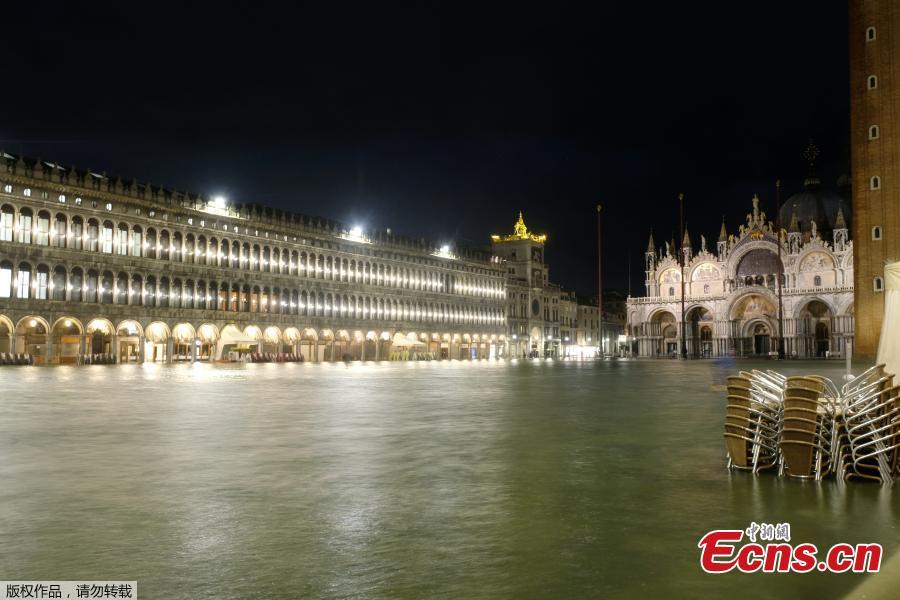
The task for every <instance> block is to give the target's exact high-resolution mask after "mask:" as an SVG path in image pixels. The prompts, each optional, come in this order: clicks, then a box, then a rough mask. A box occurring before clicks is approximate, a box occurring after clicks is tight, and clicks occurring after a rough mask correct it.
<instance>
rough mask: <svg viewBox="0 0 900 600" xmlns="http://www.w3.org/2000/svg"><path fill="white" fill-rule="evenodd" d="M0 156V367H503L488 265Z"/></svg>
mask: <svg viewBox="0 0 900 600" xmlns="http://www.w3.org/2000/svg"><path fill="white" fill-rule="evenodd" d="M0 156H2V158H0V353H3V352H6V353H10V352H11V353H28V354H31V355H32V356H33V357H34V359H35V361H36V362H37V363H74V362H78V361H80V360H81V359H82V358H83V357H84V356H85V355H92V354H105V355H109V356H112V357H114V358H115V360H116V361H117V362H120V361H151V360H152V361H166V362H170V361H173V360H211V359H212V360H215V359H223V358H227V357H233V356H235V352H237V353H238V354H239V355H240V354H241V353H242V352H248V351H256V352H271V353H295V354H300V355H303V356H304V357H305V358H306V359H307V360H339V359H345V360H346V359H356V360H360V359H361V360H372V359H386V358H388V357H389V356H390V355H391V353H394V352H396V351H397V350H398V349H402V350H404V351H405V352H408V353H411V354H412V355H413V356H424V357H429V358H431V357H433V358H453V359H459V358H488V357H503V356H506V355H507V354H508V348H507V336H506V333H507V321H506V314H505V312H506V308H507V292H506V271H505V266H504V265H503V264H502V261H501V260H500V259H499V258H497V257H495V256H491V255H490V254H489V253H486V252H478V251H466V250H462V249H458V250H451V249H450V248H449V247H446V246H444V247H438V246H437V245H434V244H430V243H427V242H424V241H422V240H410V239H406V238H401V237H399V236H395V235H391V234H390V233H388V232H363V231H361V230H359V229H352V228H348V227H345V226H343V225H342V224H340V223H337V222H334V221H328V220H325V219H317V218H311V217H306V216H301V215H296V214H290V213H287V212H284V211H280V210H275V209H271V208H266V207H261V206H257V205H234V206H232V205H228V204H227V203H225V202H224V201H221V200H210V199H205V198H202V197H198V196H192V195H189V194H184V193H177V192H173V191H169V190H166V189H163V188H159V187H156V186H152V185H143V184H138V183H136V182H133V181H132V182H129V181H124V180H121V179H115V178H110V177H106V176H105V175H103V174H100V173H94V172H90V171H78V170H75V169H72V168H65V167H62V166H60V165H57V164H54V163H49V162H44V161H33V160H26V159H23V158H21V157H16V156H12V155H9V154H2V155H0ZM541 331H543V330H541ZM404 356H409V354H404Z"/></svg>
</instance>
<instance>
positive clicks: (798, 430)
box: [779, 377, 836, 480]
mask: <svg viewBox="0 0 900 600" xmlns="http://www.w3.org/2000/svg"><path fill="white" fill-rule="evenodd" d="M825 388H826V384H825V382H824V381H822V379H821V378H819V377H788V379H787V381H786V382H785V390H784V409H783V417H782V427H781V435H780V436H779V448H780V450H781V455H782V458H783V462H784V468H783V471H782V472H783V473H784V474H786V475H788V476H790V477H797V478H800V479H815V480H819V479H822V478H823V477H825V476H826V475H828V474H829V473H831V471H832V469H833V466H834V460H833V453H832V449H833V448H834V445H835V439H834V426H835V414H836V411H835V408H836V407H835V403H834V398H831V397H828V396H827V395H825Z"/></svg>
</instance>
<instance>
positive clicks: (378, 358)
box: [375, 337, 381, 360]
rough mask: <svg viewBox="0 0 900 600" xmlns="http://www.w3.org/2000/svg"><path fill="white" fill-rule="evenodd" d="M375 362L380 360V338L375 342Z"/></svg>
mask: <svg viewBox="0 0 900 600" xmlns="http://www.w3.org/2000/svg"><path fill="white" fill-rule="evenodd" d="M375 360H381V338H380V337H378V338H376V340H375Z"/></svg>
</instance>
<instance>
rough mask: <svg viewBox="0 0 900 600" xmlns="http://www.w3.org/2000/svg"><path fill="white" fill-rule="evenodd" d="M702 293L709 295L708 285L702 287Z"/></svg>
mask: <svg viewBox="0 0 900 600" xmlns="http://www.w3.org/2000/svg"><path fill="white" fill-rule="evenodd" d="M703 293H704V294H709V284H708V283H707V284H706V285H704V286H703Z"/></svg>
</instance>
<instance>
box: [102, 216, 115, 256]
mask: <svg viewBox="0 0 900 600" xmlns="http://www.w3.org/2000/svg"><path fill="white" fill-rule="evenodd" d="M102 235H103V239H102V242H103V244H102V245H103V252H104V253H106V254H112V251H113V228H112V223H110V222H108V221H107V222H106V223H104V224H103V232H102Z"/></svg>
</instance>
